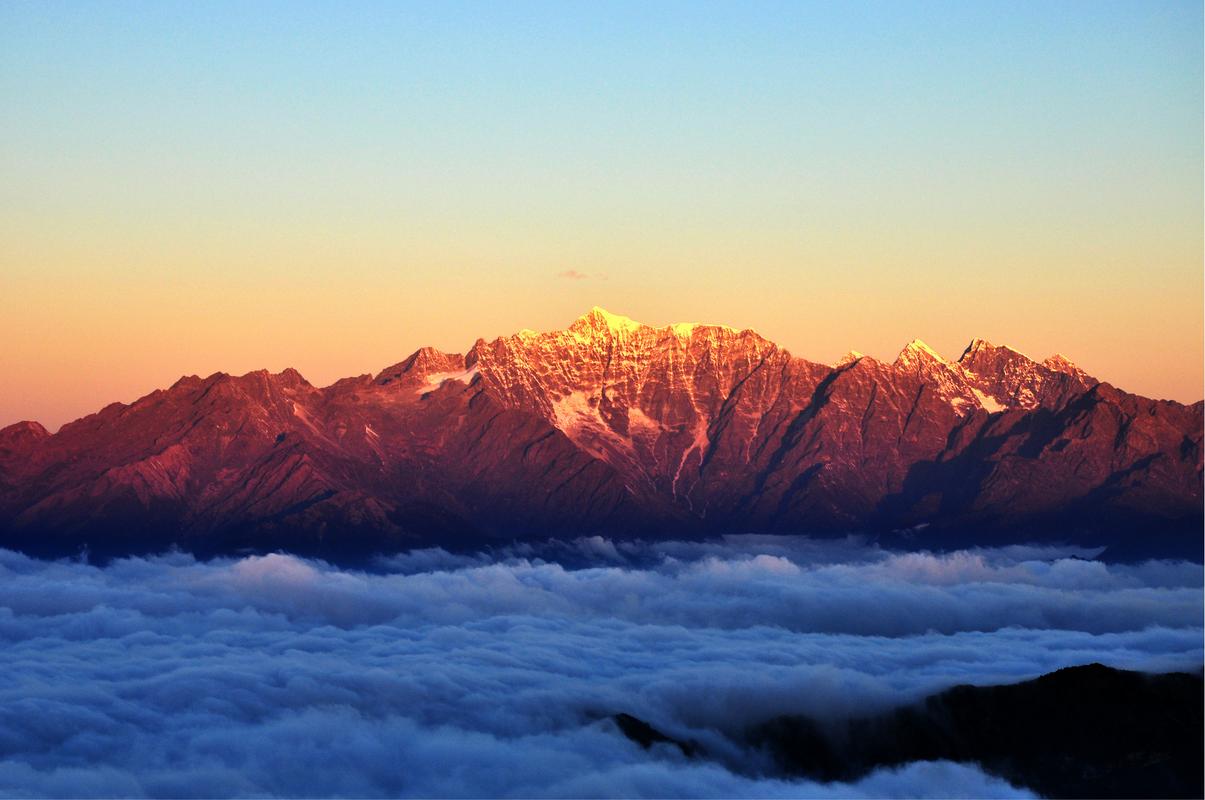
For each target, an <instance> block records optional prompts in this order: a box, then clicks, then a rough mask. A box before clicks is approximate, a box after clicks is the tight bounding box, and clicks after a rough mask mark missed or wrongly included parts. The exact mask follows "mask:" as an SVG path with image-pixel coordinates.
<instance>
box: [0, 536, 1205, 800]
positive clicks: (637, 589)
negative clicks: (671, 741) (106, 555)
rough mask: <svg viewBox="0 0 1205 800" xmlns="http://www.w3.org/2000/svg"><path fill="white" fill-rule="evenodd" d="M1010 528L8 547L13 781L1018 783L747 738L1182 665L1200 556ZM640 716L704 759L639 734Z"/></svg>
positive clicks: (1197, 615) (199, 792)
mask: <svg viewBox="0 0 1205 800" xmlns="http://www.w3.org/2000/svg"><path fill="white" fill-rule="evenodd" d="M1094 555H1096V554H1095V553H1094V552H1091V551H1076V550H1071V549H1060V548H1041V547H1014V548H1004V549H996V550H980V551H962V552H955V553H950V554H945V555H934V554H927V553H892V552H886V551H883V550H880V549H878V548H876V547H873V546H868V545H866V544H864V543H862V542H860V541H857V540H853V539H849V540H841V541H815V540H808V539H803V538H794V537H732V538H728V539H724V540H719V541H714V542H709V543H702V544H700V543H686V542H669V543H659V544H648V543H631V542H628V543H620V542H612V541H609V540H606V539H602V538H597V537H595V538H590V539H580V540H576V541H566V542H552V543H548V544H545V545H541V546H539V547H531V546H528V547H515V548H511V549H508V550H502V551H497V552H492V553H483V554H475V555H455V554H450V553H446V552H444V551H441V550H427V551H419V552H414V553H409V554H406V555H401V556H396V557H393V558H389V559H382V560H381V561H380V562H378V563H377V564H376V565H375V566H374V568H373V569H371V570H360V571H349V570H345V569H338V568H335V567H333V566H330V565H327V564H323V563H321V562H316V561H308V560H304V559H299V558H295V557H292V556H288V555H281V554H276V555H268V556H260V557H249V558H243V559H225V560H215V561H210V562H199V561H196V560H195V559H193V558H192V557H190V556H187V555H181V554H172V555H166V556H161V557H155V558H134V559H125V560H119V561H115V562H112V563H110V564H108V565H106V566H103V567H99V566H93V565H89V564H86V563H80V562H68V561H56V562H47V561H38V560H33V559H29V558H27V557H25V556H22V555H19V554H16V553H12V552H9V551H0V794H5V795H22V796H29V795H45V796H89V795H93V796H95V795H99V796H135V795H150V796H199V797H200V796H203V797H211V796H232V795H235V796H247V795H254V796H264V795H284V796H315V795H322V796H325V795H351V796H381V795H393V796H397V795H407V796H574V797H582V796H658V797H665V796H725V797H734V796H759V797H771V796H789V797H798V796H817V797H864V796H871V797H916V796H984V797H988V796H993V797H995V796H1001V797H1008V796H1028V792H1027V791H1026V790H1024V789H1023V788H1019V787H1011V786H1009V785H1008V784H1007V783H1004V782H1002V781H1000V780H998V779H995V778H993V777H991V776H988V775H985V774H984V773H982V772H981V771H979V770H978V769H976V768H975V767H973V766H971V765H961V764H952V763H946V762H937V763H916V764H910V765H907V766H905V767H903V768H900V769H895V770H880V771H877V772H874V773H872V774H870V775H868V776H867V777H865V778H864V779H862V780H861V781H858V782H856V783H849V784H828V785H818V784H812V783H807V782H799V781H791V780H788V779H786V778H784V777H783V776H781V775H779V774H777V773H776V772H775V770H774V767H773V765H772V764H770V763H769V762H768V761H767V760H766V759H765V758H764V756H762V755H761V754H759V753H756V752H750V751H748V750H747V749H745V748H744V747H743V746H742V745H741V744H740V741H741V732H742V731H744V730H745V729H746V728H747V727H748V726H749V725H752V724H756V723H758V722H761V721H764V720H766V719H769V718H770V717H773V716H775V715H779V714H788V713H804V714H808V715H812V716H814V717H817V718H819V719H821V720H823V719H831V718H838V717H843V716H848V715H854V714H861V713H871V712H875V711H880V710H883V709H886V708H889V707H891V706H894V705H898V704H900V703H903V702H908V701H911V700H915V699H917V698H920V697H922V696H924V695H926V694H929V693H931V692H934V691H938V690H940V689H943V688H946V687H948V686H951V685H953V684H957V683H978V684H993V683H1002V682H1009V681H1015V680H1020V679H1025V678H1030V677H1034V676H1037V675H1040V674H1043V673H1046V672H1050V671H1052V670H1055V669H1058V668H1060V667H1064V666H1070V665H1076V664H1085V663H1089V662H1093V661H1097V662H1101V663H1105V664H1109V665H1111V666H1116V667H1122V668H1130V669H1144V670H1153V671H1169V670H1199V669H1200V668H1201V665H1202V661H1203V658H1205V654H1203V651H1202V628H1203V624H1205V620H1203V610H1202V591H1201V586H1202V579H1203V575H1202V567H1201V565H1199V564H1190V563H1183V562H1166V561H1155V562H1147V563H1142V564H1130V565H1122V564H1107V563H1104V562H1101V561H1097V560H1092V557H1093V556H1094ZM618 712H627V713H630V714H633V715H635V716H637V717H640V718H641V719H644V720H647V721H648V722H649V723H651V724H652V725H654V726H656V727H657V728H659V729H660V730H662V731H665V732H666V733H668V734H670V735H673V736H676V737H680V738H688V739H692V740H694V741H696V742H698V743H699V744H700V745H701V746H702V748H703V749H704V751H705V752H706V754H707V756H706V757H705V758H695V759H688V758H686V757H685V756H683V755H682V754H681V753H680V752H679V751H678V750H677V749H676V748H673V747H669V746H663V745H658V746H654V747H653V748H652V749H651V750H648V751H646V750H642V749H641V748H640V747H639V746H638V745H636V744H634V743H632V742H630V741H628V740H627V739H626V738H624V737H623V736H622V735H621V734H620V733H619V732H618V729H617V728H616V727H615V725H614V724H613V723H612V722H611V721H610V719H609V717H610V715H612V714H615V713H618Z"/></svg>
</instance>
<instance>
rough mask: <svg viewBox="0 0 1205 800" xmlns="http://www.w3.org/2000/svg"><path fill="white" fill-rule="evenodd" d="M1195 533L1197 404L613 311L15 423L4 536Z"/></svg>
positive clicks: (1008, 361)
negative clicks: (467, 342)
mask: <svg viewBox="0 0 1205 800" xmlns="http://www.w3.org/2000/svg"><path fill="white" fill-rule="evenodd" d="M1201 519H1202V404H1201V403H1196V404H1194V405H1191V406H1185V405H1182V404H1179V403H1175V402H1169V401H1157V400H1150V399H1146V398H1142V397H1137V396H1135V395H1130V394H1127V393H1125V392H1123V391H1120V390H1118V389H1116V388H1114V387H1112V386H1110V385H1108V384H1106V383H1100V382H1098V381H1097V380H1096V379H1094V378H1092V377H1090V376H1088V375H1086V374H1085V373H1084V372H1083V371H1082V370H1080V369H1078V368H1077V367H1075V365H1074V364H1072V363H1071V362H1069V361H1067V360H1066V359H1065V358H1062V357H1060V356H1054V357H1051V358H1049V359H1046V360H1045V361H1042V362H1036V361H1033V360H1031V359H1029V358H1027V357H1026V356H1024V355H1022V354H1020V353H1018V352H1016V351H1014V350H1011V349H1009V348H1007V347H998V346H995V345H992V344H989V343H988V342H985V341H983V340H980V339H976V340H974V341H973V342H972V343H971V344H970V346H969V347H968V348H967V349H966V351H965V352H964V353H963V355H962V356H961V358H959V359H958V360H957V361H947V360H946V359H944V358H942V357H941V356H940V355H938V354H937V353H935V352H934V351H933V350H931V349H930V348H928V347H927V346H926V345H925V344H924V343H923V342H920V341H914V342H912V343H910V344H908V345H907V346H906V347H905V348H904V349H903V351H902V352H901V353H900V354H899V356H898V357H897V358H896V359H895V361H893V362H892V363H886V362H881V361H877V360H875V359H873V358H870V357H867V356H862V355H860V354H857V353H851V354H849V355H848V356H846V357H845V358H844V359H842V360H841V361H840V362H839V363H838V364H836V365H825V364H817V363H813V362H809V361H806V360H804V359H801V358H797V357H795V356H792V355H791V354H790V353H788V352H787V351H785V350H783V349H782V348H780V347H778V346H777V345H775V344H774V343H772V342H770V341H767V340H766V339H764V338H762V337H761V336H759V335H758V334H757V333H755V332H753V331H751V330H743V331H738V330H734V329H732V328H727V327H724V326H719V325H694V324H679V325H670V326H666V327H660V328H657V327H650V326H647V325H642V324H639V323H636V322H634V321H632V320H630V319H627V318H625V317H621V316H618V315H614V314H610V313H608V312H606V311H604V310H602V309H599V308H595V309H593V310H591V311H590V312H589V313H587V314H585V315H584V316H582V317H580V318H579V319H577V320H576V321H574V322H573V324H572V325H570V326H569V327H568V328H567V329H566V330H563V331H554V332H551V333H535V332H532V331H527V330H525V331H520V332H519V333H517V334H515V335H513V336H506V337H502V338H499V339H496V340H494V341H492V342H486V341H483V340H479V341H477V342H476V343H475V344H474V345H473V347H472V348H471V349H470V350H469V351H468V353H466V354H452V353H443V352H440V351H437V350H434V349H431V348H423V349H421V350H419V351H418V352H416V353H414V354H413V355H411V356H410V357H409V358H407V359H405V360H404V361H402V362H399V363H398V364H395V365H393V366H391V367H388V368H386V369H384V370H382V371H381V373H380V374H378V375H376V376H369V375H363V376H360V377H356V378H347V379H344V380H340V381H338V382H337V383H335V384H333V385H331V386H327V387H325V388H318V387H315V386H312V385H311V384H310V383H308V382H307V381H306V380H305V379H304V378H303V377H302V376H301V375H300V374H298V373H297V372H296V371H294V370H291V369H289V370H285V371H284V372H281V373H279V374H271V373H268V372H265V371H260V372H252V373H249V374H247V375H242V376H231V375H226V374H223V373H218V374H215V375H211V376H209V377H208V378H199V377H196V376H189V377H184V378H181V379H180V380H179V381H177V382H176V383H175V384H174V385H172V386H171V387H170V388H167V389H163V390H158V391H155V392H152V393H151V394H149V395H147V396H145V397H143V398H141V399H139V400H137V401H135V402H134V403H131V404H129V405H126V404H121V403H115V404H113V405H110V406H107V407H105V408H104V409H102V410H100V411H99V412H97V413H96V414H93V415H90V416H88V417H84V418H83V419H80V420H77V421H76V422H72V423H70V424H68V425H65V426H63V428H62V429H61V430H60V431H58V432H57V433H55V434H53V435H52V434H50V433H48V432H47V431H46V430H45V429H44V428H42V427H41V426H40V425H38V424H37V423H32V422H25V423H18V424H17V425H13V426H9V427H8V428H4V429H3V430H0V544H3V545H5V546H10V547H20V548H22V549H25V550H29V551H32V552H38V553H47V554H63V553H72V552H77V551H78V550H80V549H81V548H87V549H88V550H89V552H91V553H94V554H115V553H122V552H139V551H146V550H156V549H162V548H164V547H166V546H169V545H178V546H182V547H186V548H189V549H193V550H195V551H197V552H200V553H218V552H234V551H239V550H241V549H267V548H276V547H284V548H288V549H291V550H294V551H298V552H303V553H313V554H319V555H326V556H328V557H352V556H356V555H361V554H367V553H370V552H374V551H381V550H395V549H398V548H404V547H410V546H417V545H430V544H440V545H443V546H446V547H458V546H471V545H478V544H480V543H482V542H484V541H491V540H495V539H498V538H515V537H520V538H522V537H547V536H562V535H580V534H584V533H598V532H604V533H607V534H609V535H613V536H624V535H641V536H655V535H706V534H715V533H728V532H747V531H761V532H770V531H773V532H806V533H814V534H826V533H843V532H851V531H857V532H868V533H881V534H885V535H893V536H897V537H900V536H902V537H913V538H915V539H918V540H922V541H925V542H943V541H947V540H949V541H951V542H955V541H956V542H957V543H959V544H966V543H967V542H968V541H978V540H980V539H982V540H984V541H987V540H992V541H1002V540H1017V539H1032V538H1036V537H1050V536H1053V537H1055V538H1061V539H1069V538H1077V537H1078V538H1083V537H1089V538H1090V537H1104V538H1103V539H1102V541H1104V540H1105V539H1107V540H1108V542H1107V543H1112V544H1114V545H1115V546H1118V547H1122V548H1129V549H1132V550H1135V552H1137V551H1141V550H1143V549H1144V548H1145V547H1146V545H1147V544H1150V545H1151V546H1155V545H1156V544H1158V546H1159V547H1163V546H1165V545H1167V544H1168V543H1169V542H1170V543H1172V545H1173V546H1174V547H1188V548H1189V549H1190V550H1193V551H1196V552H1199V550H1200V538H1199V533H1200V526H1201Z"/></svg>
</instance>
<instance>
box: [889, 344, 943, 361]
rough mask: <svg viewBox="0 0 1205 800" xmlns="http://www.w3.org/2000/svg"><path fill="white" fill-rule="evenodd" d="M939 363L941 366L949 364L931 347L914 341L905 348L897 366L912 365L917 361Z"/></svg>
mask: <svg viewBox="0 0 1205 800" xmlns="http://www.w3.org/2000/svg"><path fill="white" fill-rule="evenodd" d="M922 360H924V361H937V362H939V363H941V364H948V363H949V362H947V361H946V360H945V359H944V358H943V357H942V356H941V354H940V353H938V352H937V351H936V350H934V349H933V348H932V347H930V346H929V345H927V344H925V343H924V342H923V341H921V340H920V339H913V340H912V341H910V342H908V344H907V345H905V346H904V349H903V350H901V351H900V354H899V356H898V357H897V358H896V363H897V364H910V363H914V362H917V361H922Z"/></svg>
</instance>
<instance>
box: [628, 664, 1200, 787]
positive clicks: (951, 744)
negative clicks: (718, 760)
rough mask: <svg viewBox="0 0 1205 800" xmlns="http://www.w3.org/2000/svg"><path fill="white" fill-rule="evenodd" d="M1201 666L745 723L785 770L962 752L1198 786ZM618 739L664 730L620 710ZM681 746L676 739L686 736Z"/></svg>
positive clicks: (1068, 774)
mask: <svg viewBox="0 0 1205 800" xmlns="http://www.w3.org/2000/svg"><path fill="white" fill-rule="evenodd" d="M1203 701H1205V695H1203V693H1202V676H1201V674H1200V673H1198V674H1196V675H1190V674H1186V673H1168V674H1162V675H1151V674H1145V673H1140V672H1128V671H1125V670H1118V669H1112V668H1110V667H1105V666H1102V665H1100V664H1089V665H1087V666H1082V667H1070V668H1067V669H1061V670H1058V671H1057V672H1053V673H1050V674H1048V675H1043V676H1042V677H1040V678H1037V679H1035V680H1030V681H1025V682H1023V683H1017V684H1012V685H1007V686H956V687H954V688H952V689H949V690H947V691H944V692H941V693H939V694H936V695H932V696H931V697H929V698H927V699H925V700H924V701H923V702H922V703H919V704H917V705H913V706H907V707H904V708H899V709H896V710H894V711H892V712H889V713H886V714H882V715H878V716H873V717H863V718H857V719H852V720H846V721H843V722H839V723H831V722H825V723H821V722H818V721H816V720H812V719H809V718H807V717H799V716H784V717H778V718H775V719H772V720H769V721H767V722H765V723H763V724H760V725H758V726H756V727H754V728H752V729H751V730H749V731H746V732H745V733H744V739H745V741H744V742H743V743H744V744H746V745H749V746H752V747H754V748H757V749H760V750H762V751H764V752H766V753H768V754H769V755H770V756H771V758H772V760H773V762H774V763H776V764H777V765H778V767H779V768H780V769H781V770H782V771H783V772H784V773H786V774H788V775H793V776H796V777H804V778H809V779H812V780H817V781H824V782H828V781H842V782H848V781H854V780H857V779H859V778H861V777H863V776H865V775H866V774H867V773H869V772H871V771H872V770H874V769H877V768H880V767H893V766H898V765H902V764H906V763H909V762H913V761H932V760H948V761H959V762H973V763H976V764H978V765H979V766H980V767H981V768H982V769H983V770H984V771H986V772H989V773H991V774H993V775H997V776H999V777H1001V778H1004V779H1006V780H1008V781H1009V782H1011V783H1013V784H1014V785H1017V786H1024V787H1026V788H1029V789H1031V790H1033V791H1035V792H1037V793H1038V794H1040V795H1042V796H1045V797H1076V798H1079V797H1083V798H1089V797H1102V798H1103V797H1110V798H1111V797H1197V798H1199V797H1201V796H1202V792H1203V791H1205V785H1203V778H1202V775H1203V771H1205V760H1203V759H1205V757H1203V756H1202V753H1203V752H1205V734H1203V732H1202V731H1203V728H1202V725H1203V719H1202V702H1203ZM620 716H621V717H626V720H618V718H617V722H618V725H619V728H620V730H621V731H622V733H623V734H624V735H625V736H627V737H628V738H629V739H632V740H633V741H636V742H637V743H639V744H640V745H641V746H643V747H645V748H648V747H650V746H652V744H654V743H657V742H664V743H669V744H673V745H676V746H677V747H678V748H680V749H682V752H683V753H686V754H687V755H689V756H696V757H706V755H705V754H702V753H697V752H696V750H695V747H694V744H693V743H686V742H680V741H677V740H674V739H672V738H670V737H668V736H666V735H665V734H663V733H661V732H660V731H657V730H656V729H654V728H652V727H651V726H649V725H648V724H647V723H644V722H642V721H641V720H639V719H636V718H634V717H630V716H628V715H626V714H625V715H620ZM688 747H689V748H690V749H689V750H687V749H686V748H688Z"/></svg>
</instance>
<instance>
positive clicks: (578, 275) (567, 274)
mask: <svg viewBox="0 0 1205 800" xmlns="http://www.w3.org/2000/svg"><path fill="white" fill-rule="evenodd" d="M556 276H557V277H558V278H564V279H565V280H568V281H584V280H586V279H587V278H589V277H590V276H589V275H587V274H586V273H584V272H578V271H577V270H575V269H567V270H565V271H564V272H558V273H557V274H556Z"/></svg>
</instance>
